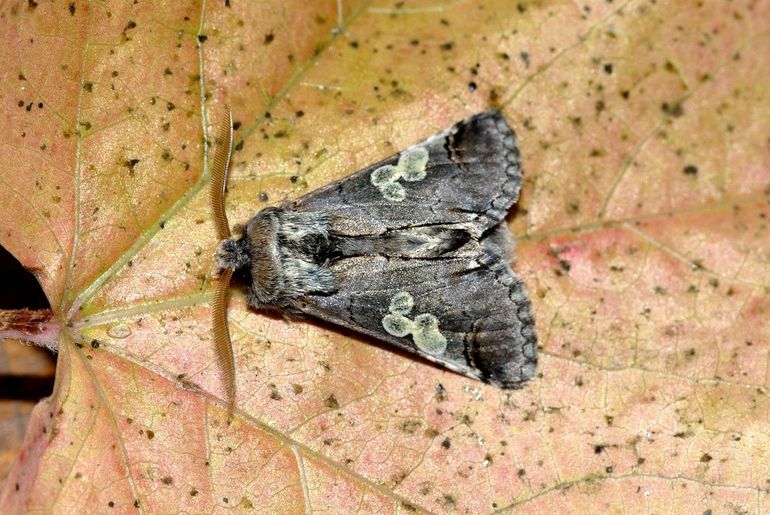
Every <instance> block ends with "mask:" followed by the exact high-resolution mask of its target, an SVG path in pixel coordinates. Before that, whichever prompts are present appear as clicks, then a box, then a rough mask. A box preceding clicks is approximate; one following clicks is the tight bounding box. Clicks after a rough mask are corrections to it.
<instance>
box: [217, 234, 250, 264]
mask: <svg viewBox="0 0 770 515" xmlns="http://www.w3.org/2000/svg"><path fill="white" fill-rule="evenodd" d="M250 259H251V258H250V256H249V240H248V239H247V238H245V237H242V238H232V237H230V238H225V239H224V240H222V241H220V242H219V248H218V249H217V265H219V269H220V270H223V269H225V268H232V270H233V271H234V272H237V271H239V270H240V269H241V268H244V267H246V266H247V265H248V264H249V262H250Z"/></svg>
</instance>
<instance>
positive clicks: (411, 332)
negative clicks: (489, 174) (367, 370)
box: [294, 226, 537, 388]
mask: <svg viewBox="0 0 770 515" xmlns="http://www.w3.org/2000/svg"><path fill="white" fill-rule="evenodd" d="M507 235H508V233H507V229H506V228H505V227H504V226H498V227H497V228H495V229H494V230H493V231H491V232H490V233H489V235H488V236H486V237H484V238H483V239H482V240H481V241H480V242H477V243H476V245H477V248H476V252H475V255H473V256H472V257H471V258H470V259H469V257H468V256H467V255H466V256H460V257H450V258H446V259H409V258H394V257H384V256H382V255H368V256H358V257H352V258H346V259H342V260H339V261H337V262H334V263H332V264H331V265H330V267H331V270H332V272H333V273H334V274H335V276H336V277H337V278H338V279H339V281H340V284H344V287H343V288H339V289H338V291H336V292H335V293H333V294H330V295H306V296H305V297H303V298H302V299H300V300H299V301H298V302H297V303H296V304H295V305H294V306H295V307H296V308H297V309H299V310H301V311H303V312H305V313H307V314H309V315H312V316H315V317H318V318H320V319H323V320H327V321H330V322H333V323H335V324H338V325H341V326H343V327H347V328H349V329H352V330H354V331H357V332H360V333H364V334H367V335H370V336H373V337H375V338H377V339H379V340H382V341H385V342H387V343H390V344H392V345H395V346H396V347H399V348H401V349H404V350H406V351H408V352H412V353H415V354H418V355H420V356H423V357H425V358H427V359H429V360H431V361H433V362H436V363H438V364H440V365H441V366H444V367H446V368H448V369H450V370H454V371H456V372H460V373H462V374H465V375H467V376H469V377H473V378H476V379H481V380H482V381H485V382H488V383H492V384H495V385H498V386H500V387H503V388H516V387H519V386H521V385H522V384H523V383H524V382H525V381H527V380H528V379H530V378H531V377H532V376H533V375H534V372H535V365H536V361H537V358H536V351H537V349H536V346H537V339H536V336H535V331H534V322H533V317H532V312H531V309H530V304H529V300H528V297H527V294H526V291H525V288H524V285H523V284H522V282H521V280H520V279H519V278H518V277H517V276H516V274H515V273H514V272H513V271H512V270H511V268H510V266H509V265H508V262H507V260H508V256H507V253H508V246H509V243H508V240H507Z"/></svg>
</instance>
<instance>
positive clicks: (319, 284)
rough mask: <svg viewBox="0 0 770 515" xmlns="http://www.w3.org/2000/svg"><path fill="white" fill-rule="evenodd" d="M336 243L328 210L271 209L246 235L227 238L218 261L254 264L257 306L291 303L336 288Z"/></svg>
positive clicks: (257, 217)
mask: <svg viewBox="0 0 770 515" xmlns="http://www.w3.org/2000/svg"><path fill="white" fill-rule="evenodd" d="M331 247H332V245H331V243H330V238H329V218H328V216H327V215H325V214H323V213H299V212H295V211H287V210H284V209H279V208H266V209H263V210H262V211H260V212H259V213H257V214H256V215H255V216H254V217H253V218H252V219H251V220H249V221H248V223H247V224H246V226H245V228H244V231H243V236H242V237H241V238H238V239H234V238H227V239H225V240H222V242H221V243H220V244H219V249H218V250H217V263H218V265H219V266H220V267H221V268H227V267H230V268H232V269H233V270H234V271H236V272H237V271H240V270H241V269H244V268H246V267H248V268H247V270H248V272H249V273H248V274H247V275H249V276H250V279H251V281H250V283H251V284H250V285H249V295H248V297H249V304H251V305H252V306H254V307H268V306H269V307H277V308H282V307H285V308H291V307H293V306H292V302H293V301H294V300H296V299H298V298H299V297H301V296H303V295H306V294H308V293H315V294H319V293H320V294H323V293H331V292H333V291H334V289H335V285H336V281H335V279H334V276H333V275H332V273H331V272H330V271H329V268H328V263H329V261H330V259H331V254H332V248H331Z"/></svg>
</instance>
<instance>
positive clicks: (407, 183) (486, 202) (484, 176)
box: [290, 111, 522, 236]
mask: <svg viewBox="0 0 770 515" xmlns="http://www.w3.org/2000/svg"><path fill="white" fill-rule="evenodd" d="M521 181H522V174H521V165H520V159H519V150H518V147H517V142H516V135H515V134H514V132H513V129H511V127H510V126H509V125H508V123H507V122H506V121H505V118H503V116H502V115H501V114H500V113H498V112H495V111H490V112H485V113H481V114H477V115H475V116H473V117H471V118H468V119H466V120H463V121H461V122H459V123H457V124H456V125H453V126H452V127H450V128H449V129H447V130H445V131H443V132H441V133H439V134H436V135H435V136H432V137H430V138H428V139H427V140H425V141H423V142H421V143H418V144H417V145H414V146H413V147H411V148H408V149H406V150H405V151H403V152H400V153H398V154H396V155H393V156H391V157H389V158H387V159H385V160H384V161H381V162H380V163H377V164H375V165H372V166H370V167H368V168H364V169H363V170H360V171H359V172H356V173H354V174H353V175H350V176H348V177H346V178H344V179H342V180H340V181H337V182H335V183H332V184H329V185H328V186H326V187H324V188H320V189H318V190H315V191H313V192H311V193H309V194H307V195H305V196H304V197H301V198H300V199H298V200H296V201H295V202H294V203H293V204H291V205H290V209H293V210H297V211H321V212H324V213H327V214H328V215H330V216H331V219H332V230H333V231H335V232H337V233H340V234H346V235H350V236H357V235H364V234H380V233H382V232H384V231H386V230H388V229H394V228H400V227H405V226H413V225H429V224H435V223H441V224H452V223H465V224H471V225H474V226H476V227H477V229H478V234H479V235H480V234H481V233H483V232H485V231H486V230H488V229H489V228H491V227H493V226H494V225H496V224H497V223H499V222H500V221H501V220H502V219H503V218H504V217H505V215H506V213H507V212H508V209H509V208H510V207H511V205H512V204H513V203H514V202H516V201H517V200H518V196H519V190H520V188H521Z"/></svg>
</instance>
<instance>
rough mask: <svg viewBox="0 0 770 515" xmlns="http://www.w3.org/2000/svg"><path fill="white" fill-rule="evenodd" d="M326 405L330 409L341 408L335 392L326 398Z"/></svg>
mask: <svg viewBox="0 0 770 515" xmlns="http://www.w3.org/2000/svg"><path fill="white" fill-rule="evenodd" d="M324 406H326V407H327V408H329V409H339V407H340V403H339V401H338V400H337V397H335V396H334V394H331V395H329V396H328V397H327V398H326V399H324Z"/></svg>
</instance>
